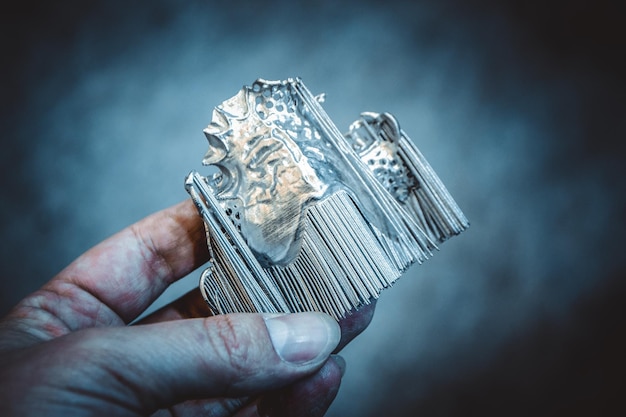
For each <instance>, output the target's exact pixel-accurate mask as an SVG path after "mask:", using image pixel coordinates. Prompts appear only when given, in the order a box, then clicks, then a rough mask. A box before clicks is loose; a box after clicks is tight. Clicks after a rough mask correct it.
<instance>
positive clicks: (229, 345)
mask: <svg viewBox="0 0 626 417" xmlns="http://www.w3.org/2000/svg"><path fill="white" fill-rule="evenodd" d="M205 325H206V326H207V332H208V334H209V341H210V343H211V346H212V348H213V350H214V352H215V355H216V356H217V357H218V358H219V360H220V361H221V362H222V363H223V364H224V365H226V366H227V367H228V369H230V370H232V371H233V372H234V374H236V375H238V376H239V377H241V376H247V375H250V374H254V373H255V368H256V367H257V366H258V364H257V362H258V361H257V360H256V359H257V356H258V350H257V349H255V344H254V339H255V338H254V337H253V335H252V332H251V330H250V329H249V327H248V326H246V325H245V324H243V323H241V322H240V321H238V320H235V318H234V317H232V316H230V315H224V316H220V317H213V318H207V319H205Z"/></svg>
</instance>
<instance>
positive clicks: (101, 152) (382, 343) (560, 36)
mask: <svg viewBox="0 0 626 417" xmlns="http://www.w3.org/2000/svg"><path fill="white" fill-rule="evenodd" d="M20 4H21V6H20V8H18V9H16V10H15V11H13V12H11V13H7V14H4V15H3V18H2V20H3V22H2V25H1V27H2V29H1V30H2V40H1V41H0V42H2V50H3V58H4V60H3V63H4V64H3V66H2V74H1V75H2V77H1V81H0V96H1V97H2V100H1V101H0V106H2V107H1V111H2V114H1V118H0V123H1V125H0V126H1V127H2V132H3V136H2V152H0V170H2V177H1V181H2V183H1V190H2V191H1V192H2V199H1V203H0V215H1V216H0V237H1V238H2V242H3V245H2V250H1V252H0V256H1V258H0V259H1V262H2V270H3V277H2V280H1V281H0V312H2V313H6V312H7V311H8V310H9V309H10V308H11V306H13V305H14V304H15V303H16V302H17V301H18V300H19V299H20V298H22V297H24V296H25V295H26V294H28V293H29V292H31V291H33V290H35V289H36V288H37V287H39V286H40V285H42V284H43V283H44V282H46V281H47V280H48V279H49V278H50V277H52V276H53V275H54V274H55V273H56V272H58V271H59V270H60V269H61V268H62V267H63V266H65V265H66V264H68V263H69V262H70V261H71V260H72V259H73V258H75V257H76V256H78V255H79V254H80V253H82V252H84V251H85V250H86V249H87V248H89V247H90V246H92V245H93V244H95V243H97V242H98V241H100V240H102V239H103V238H105V237H107V236H109V235H110V234H112V233H114V232H115V231H117V230H119V229H121V228H123V227H125V226H126V225H128V224H130V223H132V222H134V221H136V220H138V219H140V218H141V217H143V216H145V215H147V214H149V213H151V212H153V211H156V210H158V209H161V208H164V207H166V206H168V205H170V204H173V203H175V202H177V201H180V200H181V199H184V198H186V194H185V192H184V190H183V186H182V181H183V178H184V176H185V175H186V174H187V172H189V171H190V170H191V169H197V168H199V166H200V159H201V157H202V155H203V154H204V151H205V150H206V143H205V140H204V138H203V135H202V133H201V130H202V128H204V126H205V125H206V124H207V123H208V122H209V120H210V114H211V110H212V108H213V107H214V106H215V105H217V104H219V103H220V102H222V101H223V100H224V99H226V98H228V97H231V96H232V95H233V94H234V93H235V92H236V91H238V90H239V88H240V87H241V86H242V85H243V84H250V83H251V82H252V81H253V80H254V79H256V78H257V77H263V78H267V79H283V78H286V77H293V76H301V77H302V78H303V80H304V82H305V83H306V84H307V86H308V87H309V88H310V89H311V90H312V91H313V92H314V93H319V92H326V93H327V101H326V103H325V105H324V106H325V108H326V109H327V111H328V113H329V114H330V116H331V117H332V118H333V119H334V120H335V122H336V124H337V125H338V126H339V127H340V128H341V129H346V128H347V127H348V125H349V123H350V122H351V121H352V120H354V119H355V118H356V117H357V116H358V114H359V113H360V112H361V111H389V112H391V113H393V114H394V115H396V116H397V117H398V119H399V121H400V123H401V125H402V127H403V129H404V130H405V131H406V132H407V133H408V134H409V136H411V137H412V138H413V139H414V140H415V142H416V143H417V145H418V146H419V147H420V149H421V150H422V152H423V153H424V154H425V155H426V157H427V158H428V159H429V161H430V162H431V164H432V165H433V166H434V168H435V169H436V170H437V171H438V173H439V174H440V176H441V177H442V179H443V181H444V183H446V185H447V186H448V188H449V189H450V191H451V193H452V194H453V196H455V198H456V199H457V201H458V202H459V205H460V206H461V207H462V208H463V209H464V211H465V212H466V214H467V216H468V218H469V219H470V221H471V222H472V226H471V228H470V230H469V231H468V232H466V233H465V234H463V235H462V236H461V237H458V238H455V239H453V240H451V241H450V242H448V243H446V244H444V245H443V246H442V248H441V249H442V250H441V252H439V253H437V254H436V255H435V256H434V258H433V259H431V260H429V261H427V262H426V263H425V264H424V265H422V266H419V267H414V268H412V269H410V270H409V272H408V273H407V274H406V276H405V277H404V278H403V279H401V280H400V281H399V282H398V284H397V285H396V286H395V287H394V288H392V289H390V290H388V291H386V292H385V293H384V294H383V295H382V297H381V300H380V302H379V303H378V311H377V315H376V317H375V319H374V321H373V322H372V325H371V326H370V328H369V329H368V330H367V331H366V332H365V333H364V334H363V335H362V336H361V337H360V338H359V339H357V340H356V341H355V342H354V343H353V344H352V345H350V346H349V347H348V348H347V349H346V351H345V357H346V359H347V362H348V371H347V374H346V377H345V379H344V382H343V385H342V390H341V392H340V394H339V397H338V399H337V401H336V403H335V404H334V405H333V407H332V408H331V410H330V412H329V415H336V416H348V415H372V416H374V415H394V416H405V415H406V416H413V415H419V414H422V415H502V414H504V415H615V414H618V413H617V410H619V409H621V410H622V411H623V409H624V408H625V407H624V406H623V405H622V403H623V401H621V400H620V397H619V393H620V391H621V389H622V388H623V387H624V378H623V375H624V371H625V370H626V369H625V368H626V366H625V365H626V360H625V359H624V357H623V352H624V351H625V347H626V339H625V336H624V335H625V334H626V325H625V320H624V302H623V301H622V300H623V298H624V296H625V295H626V283H625V281H624V271H625V269H624V268H625V262H624V255H623V253H622V252H623V250H622V248H623V243H622V240H623V234H622V233H623V231H624V230H623V227H622V225H623V223H624V220H623V216H624V213H625V212H626V210H625V208H626V207H625V194H624V185H623V182H624V181H623V178H624V169H623V167H622V165H623V163H624V161H623V153H624V138H625V134H626V118H625V117H624V114H625V110H626V109H625V106H624V99H625V98H626V94H625V93H626V82H625V79H624V74H626V65H625V62H624V50H625V48H624V47H625V46H626V45H624V43H625V42H624V39H626V33H625V32H626V29H624V25H623V21H624V17H625V16H624V14H623V13H622V12H621V10H618V9H617V7H616V6H614V5H613V2H608V1H606V2H602V1H600V2H594V3H593V5H591V4H588V2H581V1H570V2H560V1H548V2H544V3H543V4H540V5H539V4H531V3H528V2H522V1H512V2H496V1H479V2H473V3H472V4H468V3H467V2H461V1H453V2H427V1H412V2H397V1H389V2H384V3H381V4H379V3H378V2H331V1H309V2H301V3H296V2H253V1H242V2H226V1H216V2H200V1H197V2H187V3H185V5H181V4H180V3H178V2H174V1H151V2H143V3H136V2H133V3H131V4H126V3H124V2H116V1H108V2H104V1H93V2H79V1H66V2H62V4H53V3H48V2H22V3H20ZM198 275H199V272H198V271H196V272H195V273H193V274H191V275H190V276H189V277H187V278H185V279H183V280H182V281H181V282H180V283H178V284H176V285H175V286H174V287H173V288H172V289H171V290H169V291H168V292H166V293H165V294H164V296H163V297H162V299H161V300H159V302H158V303H157V305H159V304H160V305H162V304H163V303H165V302H168V301H170V300H172V299H174V298H176V297H177V296H179V295H180V294H182V293H184V292H186V291H187V290H188V289H190V288H193V287H194V286H195V285H196V282H197V279H198ZM155 307H156V306H155Z"/></svg>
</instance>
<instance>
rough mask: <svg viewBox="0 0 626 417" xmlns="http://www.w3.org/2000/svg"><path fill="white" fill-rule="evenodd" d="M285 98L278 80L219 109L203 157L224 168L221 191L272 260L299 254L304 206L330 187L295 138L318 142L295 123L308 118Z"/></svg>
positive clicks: (252, 241)
mask: <svg viewBox="0 0 626 417" xmlns="http://www.w3.org/2000/svg"><path fill="white" fill-rule="evenodd" d="M255 90H256V91H255ZM285 97H286V94H284V93H283V91H281V90H280V89H278V86H275V87H274V88H273V89H272V88H271V87H269V86H268V87H265V86H264V87H261V86H260V85H259V84H254V86H253V87H252V88H244V89H242V90H241V91H240V92H239V94H237V95H236V96H235V97H233V98H231V99H230V100H227V101H225V102H224V103H223V104H222V105H220V106H218V107H217V108H216V109H215V111H214V112H213V119H212V121H211V124H210V125H209V126H208V127H207V128H206V129H205V130H204V133H205V135H206V136H207V139H208V140H209V150H208V151H207V154H206V155H205V157H204V160H203V163H204V164H205V165H215V166H217V167H218V168H219V169H220V175H218V176H217V177H216V178H214V183H213V185H214V187H215V188H214V190H215V193H216V197H217V198H218V200H219V201H220V204H221V205H222V207H223V208H224V210H225V211H226V214H227V215H228V216H229V217H231V219H232V220H233V222H234V223H236V225H237V227H238V229H239V230H240V232H241V234H242V235H243V236H244V238H245V239H246V242H247V244H248V246H249V247H250V249H252V251H253V252H254V253H255V255H256V256H257V258H259V260H260V261H261V262H262V263H264V264H267V265H273V264H286V263H289V262H290V261H292V260H293V258H294V257H295V256H296V255H297V253H298V250H299V245H298V239H297V237H298V236H299V234H300V229H301V227H302V221H301V218H302V215H303V213H304V209H305V208H306V206H307V205H308V204H311V203H313V202H314V201H317V200H319V199H320V198H322V197H323V195H324V192H325V191H326V189H327V188H328V187H327V186H326V185H325V184H324V183H323V182H322V181H321V180H320V179H319V178H318V176H317V173H316V172H315V170H314V169H313V168H312V167H311V166H310V164H309V162H308V158H306V157H305V156H304V155H303V153H302V151H301V149H300V147H299V146H298V144H297V143H296V141H298V142H302V141H303V140H311V138H310V137H307V133H308V135H310V134H311V131H310V129H309V130H308V131H306V132H305V131H303V130H302V129H300V130H298V129H295V128H294V125H295V123H298V124H299V125H300V126H301V125H302V122H301V121H300V120H297V119H296V118H293V117H289V115H290V114H294V113H295V112H294V109H293V103H290V102H289V101H288V100H285ZM270 109H274V111H273V112H270Z"/></svg>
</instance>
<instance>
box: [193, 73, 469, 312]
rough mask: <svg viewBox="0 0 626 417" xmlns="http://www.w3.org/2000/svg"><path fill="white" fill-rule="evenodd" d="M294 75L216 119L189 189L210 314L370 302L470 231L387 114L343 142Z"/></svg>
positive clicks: (221, 110) (261, 86) (243, 98)
mask: <svg viewBox="0 0 626 417" xmlns="http://www.w3.org/2000/svg"><path fill="white" fill-rule="evenodd" d="M322 100H323V96H317V97H315V96H313V95H312V94H311V93H310V92H309V90H308V89H307V88H306V87H305V86H304V84H303V83H302V81H301V80H300V79H298V78H296V79H288V80H286V81H266V80H262V79H259V80H257V81H256V82H254V83H253V84H252V86H249V87H244V88H243V89H242V90H240V91H239V93H238V94H237V95H235V96H234V97H232V98H230V99H229V100H226V101H225V102H223V103H222V104H221V105H219V106H218V107H216V108H215V110H214V111H213V118H212V121H211V123H210V124H209V126H208V127H207V128H206V129H205V130H204V133H205V135H206V137H207V139H208V141H209V150H208V152H207V154H206V155H205V157H204V159H203V164H204V165H213V166H215V167H217V168H218V172H217V173H216V174H214V175H213V176H211V177H210V178H207V177H204V176H202V175H200V174H198V173H197V172H191V173H190V174H189V176H188V177H187V179H186V181H185V188H186V189H187V191H188V192H189V194H190V195H191V198H192V199H193V201H194V203H195V204H196V206H197V208H198V210H199V212H200V214H201V216H202V217H203V219H204V222H205V225H206V229H207V240H208V243H209V250H210V251H211V261H210V263H209V266H208V268H207V269H206V270H205V271H204V273H203V274H202V277H201V280H200V288H201V291H202V294H203V295H204V297H205V299H206V300H207V302H208V303H209V305H210V307H211V309H212V310H213V311H214V313H216V314H221V313H231V312H298V311H310V310H314V311H324V312H326V313H329V314H331V315H333V316H334V317H336V318H342V317H345V316H346V315H347V314H349V312H350V311H351V310H354V309H356V308H358V307H359V306H361V305H363V304H367V303H369V302H370V301H371V299H372V298H377V297H378V296H379V294H380V292H381V290H382V289H384V288H386V287H388V286H390V285H391V284H392V283H393V282H394V281H395V280H396V279H398V278H399V277H400V275H401V274H402V272H403V271H405V270H406V269H407V268H408V267H409V266H410V265H411V264H413V263H415V262H419V263H421V262H422V261H424V260H425V259H427V258H428V257H429V256H430V255H431V254H432V252H431V251H432V250H433V249H436V248H437V246H436V245H437V243H440V242H443V241H444V240H446V239H448V238H449V237H451V236H453V235H456V234H458V233H460V232H462V231H463V230H465V229H466V228H467V227H468V225H469V223H468V221H467V219H466V218H465V216H464V215H463V213H462V212H461V210H460V209H459V207H458V206H457V205H456V203H455V202H454V200H453V199H452V197H451V196H450V194H449V193H448V191H447V190H446V188H445V187H444V186H443V184H442V183H441V181H440V180H439V178H438V177H437V175H436V174H435V173H434V171H433V170H432V168H431V167H430V165H429V164H428V163H427V162H426V160H425V159H424V157H423V156H422V155H421V153H420V152H419V151H418V150H417V148H416V147H415V145H414V144H413V142H412V141H411V140H410V139H409V138H408V137H407V136H406V135H405V133H404V132H403V131H402V130H401V129H400V127H399V125H398V122H397V121H396V120H395V118H394V117H393V116H391V115H390V114H387V113H383V114H376V113H363V114H362V115H361V118H360V119H359V120H357V121H356V122H354V123H353V124H352V125H351V126H350V129H349V132H348V133H346V135H345V136H344V135H342V134H341V133H340V132H339V130H338V129H337V127H335V125H334V124H333V122H332V121H331V120H330V118H329V117H328V115H327V114H326V112H325V111H324V110H323V108H322V107H321V105H320V102H321V101H322Z"/></svg>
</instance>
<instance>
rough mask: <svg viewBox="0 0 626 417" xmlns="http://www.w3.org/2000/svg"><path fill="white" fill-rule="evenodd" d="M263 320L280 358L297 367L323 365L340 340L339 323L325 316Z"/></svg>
mask: <svg viewBox="0 0 626 417" xmlns="http://www.w3.org/2000/svg"><path fill="white" fill-rule="evenodd" d="M264 320H265V325H266V327H267V330H268V333H269V336H270V340H271V342H272V345H273V346H274V350H275V351H276V353H277V354H278V356H279V357H280V358H281V359H282V360H284V361H286V362H289V363H292V364H296V365H303V364H313V363H317V362H319V363H321V362H323V361H324V360H325V359H326V358H327V357H328V356H329V355H330V354H331V352H332V351H333V350H334V349H335V348H336V347H337V345H338V343H339V340H340V339H341V328H340V327H339V324H338V323H337V321H335V320H334V319H333V318H332V317H330V316H328V315H327V314H323V313H316V312H306V313H295V314H281V315H266V316H264Z"/></svg>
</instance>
